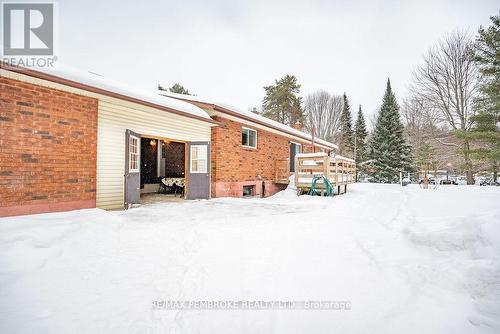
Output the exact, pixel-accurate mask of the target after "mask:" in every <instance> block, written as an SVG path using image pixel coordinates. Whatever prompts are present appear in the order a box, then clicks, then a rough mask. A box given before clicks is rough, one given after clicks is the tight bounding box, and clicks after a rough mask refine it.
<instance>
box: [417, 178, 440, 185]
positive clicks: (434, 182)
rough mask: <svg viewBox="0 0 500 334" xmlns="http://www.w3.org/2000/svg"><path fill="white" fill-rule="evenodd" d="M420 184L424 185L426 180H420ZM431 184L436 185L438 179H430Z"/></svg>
mask: <svg viewBox="0 0 500 334" xmlns="http://www.w3.org/2000/svg"><path fill="white" fill-rule="evenodd" d="M418 183H419V184H422V183H424V180H420V181H418ZM429 184H436V179H434V178H432V177H430V178H429Z"/></svg>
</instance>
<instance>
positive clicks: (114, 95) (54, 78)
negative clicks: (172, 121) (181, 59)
mask: <svg viewBox="0 0 500 334" xmlns="http://www.w3.org/2000/svg"><path fill="white" fill-rule="evenodd" d="M0 69H3V70H5V71H10V72H14V73H19V74H23V75H27V76H30V77H34V78H37V79H41V80H46V81H51V82H54V83H58V84H61V85H64V86H69V87H72V88H76V89H81V90H85V91H88V92H92V93H95V94H101V95H105V96H109V97H112V98H116V99H119V100H124V101H128V102H132V103H137V104H140V105H144V106H147V107H151V108H155V109H159V110H163V111H167V112H170V113H173V114H177V115H181V116H184V117H189V118H193V119H197V120H200V121H203V122H207V123H211V124H215V125H218V124H219V123H218V122H216V121H214V120H213V119H207V118H204V117H200V116H196V115H191V114H188V113H185V112H182V111H179V110H176V109H172V108H168V107H165V106H161V105H158V104H155V103H151V102H147V101H143V100H140V99H136V98H134V97H130V96H126V95H122V94H118V93H114V92H110V91H107V90H104V89H101V88H97V87H93V86H89V85H86V84H82V83H79V82H76V81H72V80H68V79H64V78H60V77H57V76H54V75H50V74H46V73H42V72H39V71H35V70H31V69H27V68H23V67H17V66H11V65H7V64H5V63H3V62H0Z"/></svg>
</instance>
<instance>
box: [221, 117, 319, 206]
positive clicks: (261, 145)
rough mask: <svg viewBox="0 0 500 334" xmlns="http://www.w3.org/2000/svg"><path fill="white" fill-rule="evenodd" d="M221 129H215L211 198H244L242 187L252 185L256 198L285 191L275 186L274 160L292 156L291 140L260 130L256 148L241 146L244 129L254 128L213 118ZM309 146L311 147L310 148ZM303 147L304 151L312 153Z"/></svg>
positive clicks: (309, 149)
mask: <svg viewBox="0 0 500 334" xmlns="http://www.w3.org/2000/svg"><path fill="white" fill-rule="evenodd" d="M213 118H214V119H215V120H216V121H218V122H220V123H222V126H219V127H213V128H212V151H211V153H212V197H222V196H231V197H241V196H242V193H243V186H245V185H253V186H254V187H255V193H254V195H256V196H260V195H262V191H263V189H262V181H265V186H264V188H265V190H264V195H265V196H269V195H272V194H274V193H276V192H277V191H279V190H281V189H283V188H284V186H282V185H278V184H275V183H274V182H273V180H274V177H275V160H276V159H287V158H289V156H290V139H289V138H287V137H285V136H280V135H277V134H274V133H272V132H267V131H263V130H260V129H256V130H257V148H256V149H253V148H247V147H243V146H242V145H241V127H242V126H244V127H247V128H251V127H249V126H248V125H244V124H241V123H238V122H235V121H232V120H229V119H226V118H222V117H213ZM309 146H310V145H309ZM309 146H308V145H304V151H305V152H309V151H312V149H311V147H309Z"/></svg>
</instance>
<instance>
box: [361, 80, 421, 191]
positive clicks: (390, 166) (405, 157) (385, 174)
mask: <svg viewBox="0 0 500 334" xmlns="http://www.w3.org/2000/svg"><path fill="white" fill-rule="evenodd" d="M369 158H370V159H371V160H373V162H372V165H373V168H374V173H373V177H374V180H375V181H378V182H383V183H394V182H397V181H398V180H399V172H403V171H409V170H412V169H413V166H412V155H411V147H410V145H409V144H407V143H406V141H405V138H404V133H403V125H402V123H401V119H400V116H399V106H398V103H397V101H396V96H395V95H394V93H393V92H392V88H391V83H390V81H389V80H387V88H386V91H385V94H384V99H383V101H382V106H381V107H380V112H379V115H378V118H377V124H376V125H375V130H374V133H373V136H372V138H371V140H370V144H369Z"/></svg>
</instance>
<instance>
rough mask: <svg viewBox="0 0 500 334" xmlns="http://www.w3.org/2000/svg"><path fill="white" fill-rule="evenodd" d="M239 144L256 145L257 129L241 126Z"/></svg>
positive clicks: (254, 146)
mask: <svg viewBox="0 0 500 334" xmlns="http://www.w3.org/2000/svg"><path fill="white" fill-rule="evenodd" d="M241 145H243V146H247V147H253V148H256V147H257V131H255V130H252V129H249V128H241Z"/></svg>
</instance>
